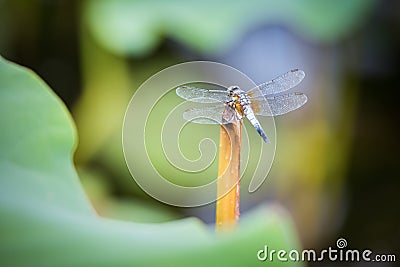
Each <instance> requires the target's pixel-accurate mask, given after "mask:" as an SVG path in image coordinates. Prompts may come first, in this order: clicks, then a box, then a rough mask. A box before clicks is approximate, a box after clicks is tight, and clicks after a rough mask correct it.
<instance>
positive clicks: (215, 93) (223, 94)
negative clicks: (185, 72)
mask: <svg viewBox="0 0 400 267" xmlns="http://www.w3.org/2000/svg"><path fill="white" fill-rule="evenodd" d="M176 94H177V95H178V96H180V97H182V98H183V99H186V100H189V101H192V102H199V103H217V102H223V103H225V102H226V101H228V100H229V96H228V93H227V91H224V90H208V89H202V88H196V87H191V86H180V87H178V88H177V89H176Z"/></svg>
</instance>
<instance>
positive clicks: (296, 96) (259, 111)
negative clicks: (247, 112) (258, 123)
mask: <svg viewBox="0 0 400 267" xmlns="http://www.w3.org/2000/svg"><path fill="white" fill-rule="evenodd" d="M306 102H307V96H306V95H305V94H303V93H297V92H296V93H290V94H284V95H276V96H270V97H267V98H266V99H265V98H263V97H261V98H255V99H252V100H251V107H252V109H253V112H254V114H256V115H261V116H277V115H282V114H286V113H288V112H290V111H293V110H295V109H298V108H299V107H301V106H303V105H304V104H305V103H306Z"/></svg>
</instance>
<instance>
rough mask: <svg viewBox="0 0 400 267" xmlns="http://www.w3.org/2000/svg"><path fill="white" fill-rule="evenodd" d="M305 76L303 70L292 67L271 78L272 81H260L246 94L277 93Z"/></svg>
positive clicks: (256, 95)
mask: <svg viewBox="0 0 400 267" xmlns="http://www.w3.org/2000/svg"><path fill="white" fill-rule="evenodd" d="M304 76H306V74H305V73H304V71H302V70H299V69H294V70H291V71H288V72H286V73H285V74H283V75H281V76H279V77H277V78H275V79H273V80H272V81H269V82H266V83H262V84H260V85H258V86H257V87H256V88H254V89H252V90H250V91H249V92H248V93H247V94H248V95H249V97H260V96H263V95H264V96H267V95H273V94H279V93H282V92H284V91H286V90H289V89H291V88H293V87H295V86H296V85H298V84H299V83H300V82H301V81H302V80H303V78H304Z"/></svg>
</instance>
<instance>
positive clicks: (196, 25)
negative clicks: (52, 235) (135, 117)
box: [0, 0, 400, 266]
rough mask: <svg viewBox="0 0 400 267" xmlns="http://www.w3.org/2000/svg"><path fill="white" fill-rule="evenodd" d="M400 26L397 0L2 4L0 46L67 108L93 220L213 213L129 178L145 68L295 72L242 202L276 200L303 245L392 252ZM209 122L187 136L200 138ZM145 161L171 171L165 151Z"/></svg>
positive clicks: (396, 230)
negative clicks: (126, 136) (267, 150)
mask: <svg viewBox="0 0 400 267" xmlns="http://www.w3.org/2000/svg"><path fill="white" fill-rule="evenodd" d="M399 29H400V4H399V3H398V2H396V1H380V2H378V1H368V0H366V1H363V0H358V1H357V0H352V1H316V0H301V1H289V0H286V1H218V2H217V1H201V2H193V3H191V2H188V1H123V0H120V1H96V0H93V1H89V0H87V1H66V0H65V1H63V0H54V1H50V0H48V1H46V0H42V1H39V0H37V1H21V0H17V1H11V0H10V1H7V0H2V1H0V54H1V55H2V56H4V57H5V58H6V59H8V60H11V61H14V62H16V63H18V64H21V65H23V66H27V67H29V68H31V69H33V70H34V71H35V72H36V73H37V74H39V76H40V77H41V78H42V79H44V80H45V81H46V83H48V84H49V85H50V87H51V88H52V89H53V90H54V91H55V92H56V94H57V95H58V96H59V97H60V98H61V99H62V100H63V102H64V103H65V104H66V106H67V107H68V109H69V111H70V112H71V113H72V117H73V119H74V121H75V123H76V126H77V130H78V136H79V144H78V146H77V151H76V153H75V156H74V162H75V166H76V167H77V169H78V173H79V176H80V179H81V182H82V184H83V187H84V190H85V192H86V194H87V196H88V198H89V199H90V202H91V203H92V205H93V207H94V208H95V210H96V211H97V213H98V214H100V215H101V216H103V217H108V218H114V219H119V220H125V221H134V222H141V223H158V222H166V221H173V220H176V219H180V218H185V217H190V216H195V217H198V218H200V219H201V220H202V221H203V222H205V223H208V224H212V222H213V221H214V220H215V217H214V216H215V215H214V209H215V207H214V204H210V205H207V206H204V207H199V208H190V209H184V208H176V207H170V206H167V205H164V204H161V203H159V202H157V201H155V200H153V199H152V198H150V197H148V196H147V195H146V194H145V193H143V192H142V191H141V190H140V189H139V188H138V186H137V185H135V183H134V182H133V179H132V178H131V176H130V174H129V171H128V169H127V167H126V164H125V161H124V158H123V153H122V144H121V143H122V141H121V129H122V122H123V117H124V112H125V109H126V106H127V104H128V102H129V100H130V98H131V96H132V95H133V93H134V92H135V90H136V89H137V88H138V87H139V86H140V84H141V83H143V82H144V81H145V80H146V79H148V78H149V77H150V76H152V75H153V74H155V73H156V72H158V71H160V70H162V69H163V68H166V67H168V66H171V65H174V64H177V63H181V62H186V61H191V60H211V61H217V62H221V63H225V64H228V65H230V66H233V67H235V68H237V69H239V70H240V71H242V72H244V73H245V74H247V75H248V76H249V77H250V78H251V79H253V80H254V81H255V82H256V83H261V82H264V81H268V80H270V79H272V78H274V77H276V76H277V75H279V74H282V73H284V72H286V71H288V70H290V69H293V68H300V69H303V70H304V71H305V72H306V78H305V79H304V81H303V82H302V83H301V84H300V86H298V90H300V91H303V92H305V93H306V94H307V95H308V97H309V102H308V103H307V104H306V105H305V106H304V107H303V108H301V109H300V110H298V111H296V112H294V113H290V114H288V115H286V116H284V117H279V118H276V120H275V121H276V127H277V150H276V156H275V161H274V164H273V166H272V169H271V172H270V174H269V176H268V179H267V180H266V182H265V183H264V184H263V185H262V187H261V188H260V189H259V190H258V191H257V192H255V193H253V194H248V193H247V192H246V191H247V186H246V177H244V182H243V183H244V186H242V189H243V190H242V191H243V193H242V203H241V205H242V214H243V216H245V215H246V213H247V211H250V210H252V209H253V208H254V207H257V206H259V205H260V204H263V203H267V204H268V203H274V204H276V205H279V206H281V207H283V208H284V209H286V210H287V211H288V212H289V214H290V216H291V217H292V219H293V221H294V225H295V229H296V231H297V233H298V236H299V240H300V243H301V246H302V247H306V248H315V249H317V250H318V249H323V248H326V247H328V246H334V244H335V242H336V240H337V239H338V238H339V237H344V238H346V239H347V240H348V242H349V244H350V246H351V247H352V248H369V249H372V250H373V251H381V252H386V253H398V248H399V245H400V243H399V240H400V227H399V225H400V213H399V209H398V203H399V195H400V194H399V186H400V181H399V178H400V175H399V171H398V167H399V157H398V155H397V154H398V153H397V152H398V151H399V149H400V145H399V144H400V142H399V138H398V136H397V135H398V128H399V127H398V125H397V124H398V114H399V113H398V110H397V108H396V106H397V104H396V103H397V100H396V99H397V97H398V96H400V94H399V92H398V89H399V85H398V77H399V74H400V73H399V67H398V66H399V64H400V53H399V52H400V50H399V47H400V31H399ZM165 101H166V105H167V106H173V105H176V104H177V103H179V98H178V97H176V96H174V95H171V96H168V99H167V100H165ZM210 129H211V130H210ZM213 131H215V132H213ZM218 131H219V130H218V127H215V128H207V129H205V130H204V129H203V130H202V129H199V128H195V130H193V132H192V133H195V134H196V136H194V137H193V138H194V139H195V140H197V139H200V138H201V137H202V136H203V135H205V134H206V133H208V134H211V135H214V136H218ZM210 132H211V133H210ZM249 134H250V137H251V140H254V139H256V138H257V135H256V134H254V135H253V134H252V133H249ZM152 138H154V140H155V141H157V142H159V136H156V135H155V136H154V137H150V139H152ZM191 141H192V140H189V139H188V140H184V141H183V142H184V144H190V142H191ZM157 142H156V143H157ZM251 142H254V143H255V144H258V143H259V140H256V141H251ZM153 144H154V143H153ZM196 146H197V143H196V145H195V146H193V147H196ZM0 149H1V148H0ZM153 149H155V150H157V149H159V147H156V145H154V148H153ZM157 153H158V152H154V155H156V154H157ZM188 153H190V152H188ZM194 157H196V155H194ZM154 161H155V162H158V164H159V166H160V171H161V172H163V171H164V172H166V173H168V172H169V170H168V168H170V167H169V166H167V165H166V164H164V161H165V159H164V158H163V157H162V156H160V158H155V159H154ZM163 164H164V165H163ZM254 164H255V163H252V162H250V163H249V165H250V168H251V167H252V166H253V167H252V168H254ZM163 166H164V167H163ZM163 168H165V169H163ZM212 171H215V172H216V168H213V169H211V170H208V172H207V173H206V174H199V177H203V178H204V177H205V178H209V175H210V172H212ZM202 175H203V176H202ZM2 179H3V177H2ZM247 182H248V181H247ZM1 190H3V189H0V192H1ZM310 265H312V264H310ZM314 265H323V263H319V264H316V263H314ZM385 266H390V265H385Z"/></svg>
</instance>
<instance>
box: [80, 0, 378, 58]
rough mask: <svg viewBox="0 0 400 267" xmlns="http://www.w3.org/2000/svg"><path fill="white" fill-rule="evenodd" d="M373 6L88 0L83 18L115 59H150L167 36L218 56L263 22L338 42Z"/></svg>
mask: <svg viewBox="0 0 400 267" xmlns="http://www.w3.org/2000/svg"><path fill="white" fill-rule="evenodd" d="M373 2H374V1H372V0H350V1H349V0H341V1H319V0H300V1H290V0H284V1H272V0H271V1H263V0H257V1H243V0H240V1H228V0H225V1H217V2H216V1H210V0H207V1H196V2H191V1H183V0H175V1H126V0H115V1H106V0H102V1H98V0H90V1H87V4H86V6H85V7H84V19H85V21H86V22H87V23H88V25H89V27H90V29H91V32H92V33H93V35H94V36H95V37H96V40H98V41H99V43H101V44H102V45H104V46H105V47H107V49H109V50H110V51H113V52H115V53H117V54H122V55H125V54H131V55H143V54H149V53H150V52H152V50H154V48H155V47H156V46H157V45H158V44H159V43H160V41H161V40H162V37H163V36H168V37H171V38H172V39H174V40H176V41H178V42H179V43H182V44H184V45H186V46H188V47H189V48H191V49H193V50H196V51H198V52H202V53H213V54H216V53H221V52H223V51H225V50H226V49H229V48H231V47H232V45H234V44H235V43H236V42H237V41H238V40H240V39H241V38H242V37H243V35H244V33H245V32H247V31H248V30H249V29H251V28H254V27H255V26H257V25H262V24H265V23H276V24H280V25H285V26H287V27H288V28H291V29H293V30H294V31H295V32H298V33H300V34H301V35H302V36H305V37H307V38H310V39H313V40H315V41H322V42H332V41H336V40H338V39H341V38H343V37H345V35H346V34H347V33H348V32H350V31H352V30H353V29H354V28H356V27H357V26H358V25H359V24H360V23H362V21H363V19H365V17H366V16H365V14H366V13H369V11H370V10H371V8H372V6H373Z"/></svg>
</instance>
